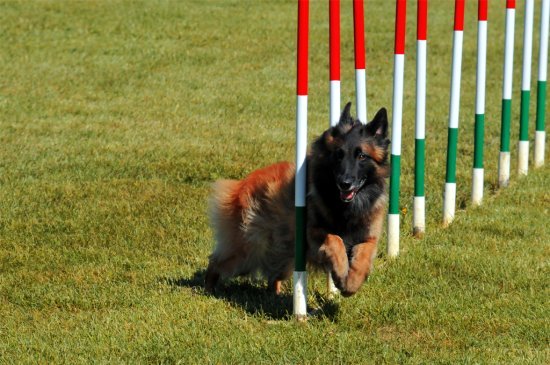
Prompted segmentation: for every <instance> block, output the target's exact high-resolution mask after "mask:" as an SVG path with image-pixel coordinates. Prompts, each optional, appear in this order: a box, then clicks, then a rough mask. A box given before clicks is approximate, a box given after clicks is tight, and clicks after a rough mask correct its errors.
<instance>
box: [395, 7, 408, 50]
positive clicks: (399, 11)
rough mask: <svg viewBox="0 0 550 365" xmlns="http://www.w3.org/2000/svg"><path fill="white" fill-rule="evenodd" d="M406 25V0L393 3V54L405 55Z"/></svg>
mask: <svg viewBox="0 0 550 365" xmlns="http://www.w3.org/2000/svg"><path fill="white" fill-rule="evenodd" d="M406 24H407V0H396V3H395V54H405V26H406Z"/></svg>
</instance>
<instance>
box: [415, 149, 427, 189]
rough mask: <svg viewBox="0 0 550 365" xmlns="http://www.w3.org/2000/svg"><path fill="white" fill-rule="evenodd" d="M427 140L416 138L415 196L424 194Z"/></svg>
mask: <svg viewBox="0 0 550 365" xmlns="http://www.w3.org/2000/svg"><path fill="white" fill-rule="evenodd" d="M425 150H426V140H424V139H415V140H414V196H424V160H425V157H424V156H425Z"/></svg>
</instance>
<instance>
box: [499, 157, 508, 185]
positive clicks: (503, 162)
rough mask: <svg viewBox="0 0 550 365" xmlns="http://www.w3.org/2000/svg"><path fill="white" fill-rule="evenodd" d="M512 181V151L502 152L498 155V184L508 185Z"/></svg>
mask: <svg viewBox="0 0 550 365" xmlns="http://www.w3.org/2000/svg"><path fill="white" fill-rule="evenodd" d="M509 183H510V152H502V151H501V152H500V154H499V157H498V186H500V187H501V188H502V187H506V186H508V184H509Z"/></svg>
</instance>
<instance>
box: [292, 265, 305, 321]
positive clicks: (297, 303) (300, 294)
mask: <svg viewBox="0 0 550 365" xmlns="http://www.w3.org/2000/svg"><path fill="white" fill-rule="evenodd" d="M293 279H294V293H293V313H294V316H295V317H296V319H298V320H300V321H301V320H304V319H306V318H307V272H306V271H294V275H293Z"/></svg>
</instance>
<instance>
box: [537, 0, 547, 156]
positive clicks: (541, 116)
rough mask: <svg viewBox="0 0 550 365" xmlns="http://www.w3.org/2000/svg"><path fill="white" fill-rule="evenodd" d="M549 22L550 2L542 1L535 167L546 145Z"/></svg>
mask: <svg viewBox="0 0 550 365" xmlns="http://www.w3.org/2000/svg"><path fill="white" fill-rule="evenodd" d="M549 21H550V0H542V4H541V14H540V47H539V52H540V53H539V75H538V81H537V117H536V118H537V119H536V131H535V167H541V166H542V165H544V149H545V144H546V132H545V113H546V70H547V62H548V22H549Z"/></svg>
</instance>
